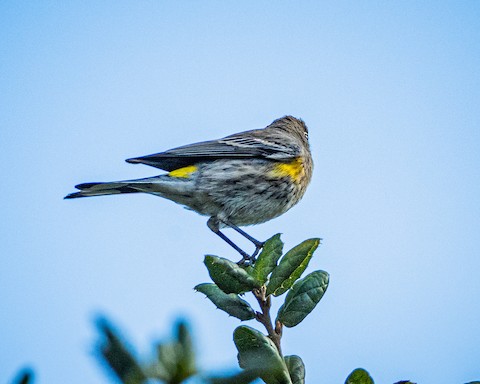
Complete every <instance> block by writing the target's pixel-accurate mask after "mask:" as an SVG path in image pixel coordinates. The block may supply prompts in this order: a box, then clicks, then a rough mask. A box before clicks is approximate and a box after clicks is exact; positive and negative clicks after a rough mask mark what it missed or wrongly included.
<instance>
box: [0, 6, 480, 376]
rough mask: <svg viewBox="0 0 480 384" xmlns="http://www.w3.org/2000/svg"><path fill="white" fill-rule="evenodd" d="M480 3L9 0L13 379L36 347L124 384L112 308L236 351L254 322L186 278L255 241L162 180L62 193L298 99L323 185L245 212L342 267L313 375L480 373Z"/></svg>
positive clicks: (3, 37)
mask: <svg viewBox="0 0 480 384" xmlns="http://www.w3.org/2000/svg"><path fill="white" fill-rule="evenodd" d="M479 20H480V2H478V1H450V2H445V1H423V2H419V1H401V2H374V1H364V2H357V1H351V2H343V1H339V2H321V1H295V2H293V1H290V2H287V1H276V2H267V1H242V2H233V1H170V2H166V1H130V2H129V1H102V2H94V1H91V2H84V1H82V2H80V1H77V2H76V1H69V2H63V1H58V2H53V1H41V2H40V1H30V2H27V1H2V2H1V3H0V167H1V182H0V186H1V187H0V190H1V202H0V217H1V221H0V244H1V245H0V247H1V252H0V262H1V267H0V291H1V298H0V332H1V337H0V339H1V342H0V382H6V381H8V380H9V379H10V378H11V377H12V376H13V375H14V373H15V372H16V370H17V369H19V368H20V367H22V366H24V365H26V364H29V365H32V366H33V367H34V369H35V370H36V372H37V378H38V382H39V383H67V382H68V383H71V384H80V383H105V382H107V378H106V376H105V375H104V372H102V369H101V368H100V367H99V366H98V364H97V363H96V361H95V359H94V357H93V354H92V351H93V346H94V341H95V339H96V333H95V330H94V327H93V323H92V321H93V319H94V318H95V316H96V315H97V314H100V313H103V314H106V315H107V316H109V317H110V318H111V319H112V320H113V322H114V323H115V324H116V325H117V326H118V327H119V328H120V329H122V330H123V331H124V334H125V336H126V337H127V338H128V339H129V340H130V341H131V343H132V345H134V346H135V347H136V350H137V351H138V352H139V354H140V355H148V354H149V353H150V352H151V351H150V345H151V342H152V341H153V340H156V339H158V338H163V337H166V336H167V335H168V334H169V333H170V329H171V323H172V321H173V320H174V319H175V318H176V317H177V316H178V315H182V316H186V317H188V318H189V319H190V320H191V321H192V323H193V329H194V331H195V338H196V343H197V346H198V347H199V349H201V350H202V351H203V353H202V355H201V365H202V366H203V367H204V368H206V369H209V370H222V369H225V368H231V367H235V366H236V351H235V348H234V345H233V342H232V341H231V339H232V332H233V330H234V328H235V327H236V326H237V325H239V322H238V321H237V320H235V319H233V318H228V317H227V316H226V315H225V314H224V313H222V312H221V311H218V310H214V308H213V305H212V304H211V303H210V302H209V301H207V300H205V299H204V298H203V296H202V295H200V294H198V293H195V292H194V291H193V290H192V288H193V287H194V286H195V285H196V284H198V283H201V282H205V281H208V275H207V272H206V269H205V268H204V266H203V265H202V260H203V255H204V254H207V253H210V254H217V255H220V256H224V257H229V258H232V259H237V258H238V255H237V254H235V252H234V251H233V250H232V249H230V248H229V246H228V245H226V244H224V243H223V242H222V241H221V240H220V239H219V238H217V237H216V236H215V235H214V234H212V233H211V232H210V230H209V229H208V228H207V227H206V225H205V223H206V219H205V218H203V217H201V216H198V215H197V214H195V213H192V212H189V211H187V210H184V209H182V208H181V207H180V206H177V205H175V204H174V203H172V202H170V201H166V200H162V199H160V198H157V197H153V196H148V195H127V196H113V197H108V198H91V199H79V200H75V201H66V200H62V198H63V196H65V195H66V194H67V193H69V192H72V191H73V190H74V189H73V186H74V185H75V184H78V183H80V182H86V181H108V180H118V179H126V178H136V177H146V176H153V175H156V174H158V170H156V169H154V168H150V167H147V166H141V165H130V164H127V163H125V162H124V161H123V160H124V159H125V158H128V157H133V156H140V155H145V154H150V153H154V152H159V151H162V150H166V149H169V148H172V147H175V146H179V145H182V144H187V143H191V142H195V141H200V140H206V139H213V138H219V137H223V136H225V135H228V134H231V133H235V132H238V131H241V130H246V129H253V128H261V127H264V126H266V125H267V124H269V123H270V122H271V121H272V120H274V119H275V118H278V117H281V116H283V115H286V114H292V115H294V116H297V117H301V118H303V119H304V120H305V122H306V123H307V125H308V126H309V128H310V137H311V146H312V150H313V153H314V160H315V170H314V176H313V181H312V183H311V185H310V188H309V190H308V191H307V194H306V196H305V197H304V199H303V200H302V201H301V203H300V204H299V205H298V206H296V207H295V208H293V209H292V210H291V211H289V212H288V213H287V214H285V215H284V216H282V217H280V218H278V219H276V220H273V221H270V222H268V223H266V224H262V225H259V226H256V227H251V228H247V229H248V231H249V232H250V233H251V234H252V235H253V236H254V237H257V238H259V239H266V238H268V237H270V236H271V235H273V234H275V233H277V232H282V233H283V237H282V238H283V240H284V241H285V243H286V248H290V247H292V246H294V245H296V244H297V243H299V242H300V241H302V240H304V239H306V238H309V237H322V238H323V239H324V241H323V245H321V246H320V248H319V249H318V251H317V252H316V254H315V257H314V259H313V260H312V262H311V267H310V269H309V270H310V271H312V270H314V269H323V270H326V271H328V272H329V273H330V275H331V282H330V287H329V289H328V291H327V293H326V295H325V297H324V299H323V300H322V302H321V303H320V304H319V306H318V307H317V308H316V309H315V311H314V312H313V313H312V314H311V315H310V316H309V317H308V318H307V319H306V320H305V321H304V322H303V323H302V324H300V325H299V326H298V327H297V328H294V329H288V330H286V332H285V334H284V339H283V344H284V352H285V353H286V354H298V355H300V356H302V357H303V359H304V361H305V364H306V367H307V382H309V383H320V382H322V383H343V382H344V380H345V378H346V376H347V375H348V373H349V372H351V371H352V370H353V369H354V368H356V367H364V368H366V369H367V370H369V371H370V373H371V374H372V376H373V377H374V379H375V380H376V381H377V382H378V383H393V382H395V381H397V380H400V379H411V380H414V381H417V382H419V383H436V384H442V383H445V384H447V383H448V384H452V383H465V382H467V381H471V380H474V379H477V380H479V379H480V363H479V362H480V326H479V324H480V302H479V297H480V278H479V271H480V257H479V256H480V255H479V254H480V245H479V240H480V182H479V181H480V23H479ZM232 237H233V238H235V239H237V240H238V241H239V242H240V243H241V241H240V240H239V239H238V238H237V237H235V236H233V235H232ZM242 244H243V245H245V246H246V245H247V244H245V243H242ZM251 325H254V326H256V325H255V324H254V323H253V322H251Z"/></svg>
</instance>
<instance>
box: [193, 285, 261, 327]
mask: <svg viewBox="0 0 480 384" xmlns="http://www.w3.org/2000/svg"><path fill="white" fill-rule="evenodd" d="M194 289H195V290H196V291H198V292H201V293H203V294H204V295H205V296H207V297H208V298H209V299H210V301H211V302H212V303H213V304H215V305H216V306H217V308H218V309H221V310H222V311H224V312H227V313H228V314H229V315H230V316H233V317H236V318H237V319H240V320H250V319H253V318H255V311H254V310H253V308H252V307H251V306H250V304H248V303H247V302H246V301H245V300H242V299H241V298H240V297H239V296H238V295H237V294H236V293H225V292H223V291H222V290H221V289H220V288H218V287H217V286H216V285H215V284H213V283H204V284H199V285H197V286H196V287H195V288H194Z"/></svg>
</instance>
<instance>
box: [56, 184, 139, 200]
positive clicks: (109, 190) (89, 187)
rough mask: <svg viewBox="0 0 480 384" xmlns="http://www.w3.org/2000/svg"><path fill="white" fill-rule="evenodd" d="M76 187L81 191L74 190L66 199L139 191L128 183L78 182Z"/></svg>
mask: <svg viewBox="0 0 480 384" xmlns="http://www.w3.org/2000/svg"><path fill="white" fill-rule="evenodd" d="M75 188H77V189H80V192H73V193H70V194H69V195H67V196H65V197H64V199H76V198H79V197H89V196H105V195H118V194H121V193H138V192H139V191H138V190H137V189H135V188H133V187H131V186H129V185H128V184H127V183H118V182H117V183H84V184H78V185H76V186H75Z"/></svg>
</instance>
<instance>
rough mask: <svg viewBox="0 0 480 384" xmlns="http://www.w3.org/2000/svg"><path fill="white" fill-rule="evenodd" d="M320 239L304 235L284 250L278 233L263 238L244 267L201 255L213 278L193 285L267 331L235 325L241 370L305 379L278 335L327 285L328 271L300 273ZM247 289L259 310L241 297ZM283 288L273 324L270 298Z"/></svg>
mask: <svg viewBox="0 0 480 384" xmlns="http://www.w3.org/2000/svg"><path fill="white" fill-rule="evenodd" d="M319 244H320V239H318V238H314V239H308V240H305V241H303V242H302V243H300V244H298V245H297V246H295V247H293V248H292V249H290V250H289V251H288V252H286V253H285V254H283V245H284V244H283V242H282V241H281V239H280V234H277V235H275V236H273V237H271V238H270V239H269V240H267V241H266V243H265V245H264V247H263V250H262V252H261V253H260V255H259V257H258V259H257V261H256V263H255V264H254V265H250V266H247V267H245V266H242V265H237V264H235V263H233V262H232V261H230V260H227V259H224V258H221V257H218V256H213V255H207V256H205V260H204V264H205V266H206V267H207V270H208V273H209V275H210V277H211V279H212V280H213V283H203V284H199V285H197V286H196V287H195V289H196V290H197V291H198V292H201V293H203V294H204V295H205V296H207V298H208V299H209V300H210V301H211V302H212V303H213V304H214V305H215V306H216V307H217V308H218V309H221V310H222V311H224V312H226V313H227V314H228V315H230V316H233V317H236V318H238V319H239V320H241V321H247V320H252V319H256V320H257V321H259V322H260V323H261V324H263V325H264V326H265V329H266V330H267V335H264V334H263V333H261V332H260V331H258V330H256V329H254V328H252V327H248V326H243V325H242V326H239V327H238V328H237V329H235V331H234V333H233V340H234V342H235V346H236V348H237V350H238V361H239V365H240V367H241V368H243V369H244V371H243V372H242V373H243V374H246V373H248V374H249V377H260V378H261V379H262V380H263V381H264V382H265V383H267V384H270V383H272V384H283V383H293V384H303V383H304V382H305V366H304V364H303V362H302V359H301V358H300V357H299V356H285V357H283V355H282V351H281V345H280V339H281V336H282V333H283V327H284V326H285V327H295V326H297V325H298V324H300V323H301V322H302V321H303V320H304V319H305V317H306V316H307V315H308V314H310V313H311V312H312V311H313V309H314V308H315V306H316V305H317V304H318V303H319V301H320V300H321V299H322V297H323V295H324V294H325V291H326V289H327V287H328V282H329V275H328V273H327V272H325V271H314V272H312V273H310V274H308V275H306V276H305V277H303V278H302V275H303V273H304V272H305V270H306V268H307V267H308V264H309V262H310V260H311V258H312V256H313V253H314V252H315V250H316V249H317V247H318V246H319ZM246 292H252V293H253V296H254V297H255V299H256V300H257V302H258V306H259V310H258V311H257V310H255V309H254V308H253V307H252V305H251V304H250V303H249V302H248V301H246V300H245V299H244V298H242V296H243V295H244V294H245V293H246ZM284 293H287V295H286V297H285V299H284V302H283V304H282V306H281V307H280V310H279V311H278V313H277V315H276V318H275V321H274V322H273V323H272V320H271V315H270V308H271V300H272V297H279V296H281V295H283V294H284ZM252 380H253V379H252ZM245 382H249V381H245Z"/></svg>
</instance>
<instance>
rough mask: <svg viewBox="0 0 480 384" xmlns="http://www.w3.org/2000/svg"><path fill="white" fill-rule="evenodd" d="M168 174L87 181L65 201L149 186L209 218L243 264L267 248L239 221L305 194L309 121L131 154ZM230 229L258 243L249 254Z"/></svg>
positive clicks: (262, 217) (280, 122)
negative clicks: (227, 232) (226, 229)
mask: <svg viewBox="0 0 480 384" xmlns="http://www.w3.org/2000/svg"><path fill="white" fill-rule="evenodd" d="M126 161H127V162H129V163H134V164H136V163H141V164H146V165H151V166H152V167H156V168H160V169H162V170H164V171H167V172H168V173H166V174H163V175H160V176H154V177H148V178H145V179H136V180H125V181H114V182H106V183H105V182H104V183H84V184H79V185H77V186H75V188H77V189H79V190H80V191H79V192H74V193H71V194H69V195H68V196H66V197H65V198H66V199H73V198H77V197H87V196H101V195H115V194H119V193H137V192H144V193H150V194H152V195H156V196H160V197H164V198H166V199H169V200H172V201H174V202H176V203H178V204H182V205H184V206H185V207H186V208H188V209H191V210H193V211H195V212H198V213H199V214H201V215H205V216H209V217H210V218H209V219H208V221H207V225H208V227H209V228H210V229H211V230H212V231H213V232H214V233H216V234H217V235H218V236H220V237H221V238H222V239H223V240H225V241H226V242H227V243H228V244H230V245H231V246H232V247H233V248H234V249H236V250H237V251H238V252H239V253H240V254H241V255H242V260H240V262H239V263H241V264H244V263H246V262H251V263H253V262H254V261H255V257H256V255H257V254H258V252H259V251H260V249H261V248H262V247H263V242H260V241H258V240H255V239H254V238H253V237H251V236H250V235H248V234H247V233H246V232H244V231H243V230H241V229H240V228H239V227H240V226H245V225H252V224H260V223H264V222H266V221H268V220H271V219H273V218H275V217H277V216H280V215H281V214H283V213H285V212H286V211H288V210H289V209H290V208H291V207H292V206H294V205H295V204H296V203H298V201H299V200H300V199H301V198H302V197H303V195H304V193H305V190H306V189H307V186H308V184H309V183H310V179H311V177H312V170H313V161H312V156H311V153H310V145H309V143H308V129H307V126H306V125H305V123H304V122H303V121H302V120H300V119H296V118H295V117H292V116H285V117H282V118H280V119H277V120H275V121H274V122H273V123H272V124H270V125H269V126H267V127H266V128H263V129H255V130H251V131H245V132H240V133H236V134H233V135H231V136H227V137H225V138H223V139H219V140H211V141H204V142H200V143H195V144H190V145H185V146H182V147H178V148H174V149H169V150H168V151H165V152H161V153H156V154H153V155H148V156H143V157H136V158H132V159H127V160H126ZM224 227H230V228H232V229H234V230H235V231H237V232H238V233H240V234H241V235H243V236H244V237H246V238H247V239H248V240H250V241H251V242H252V243H253V244H254V245H255V252H254V253H253V254H252V255H249V254H248V253H247V252H245V251H243V250H242V249H241V248H240V247H238V246H237V245H236V244H235V243H234V242H233V241H231V240H230V239H229V238H228V237H227V236H225V234H224V233H223V232H221V231H220V229H221V228H224Z"/></svg>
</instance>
